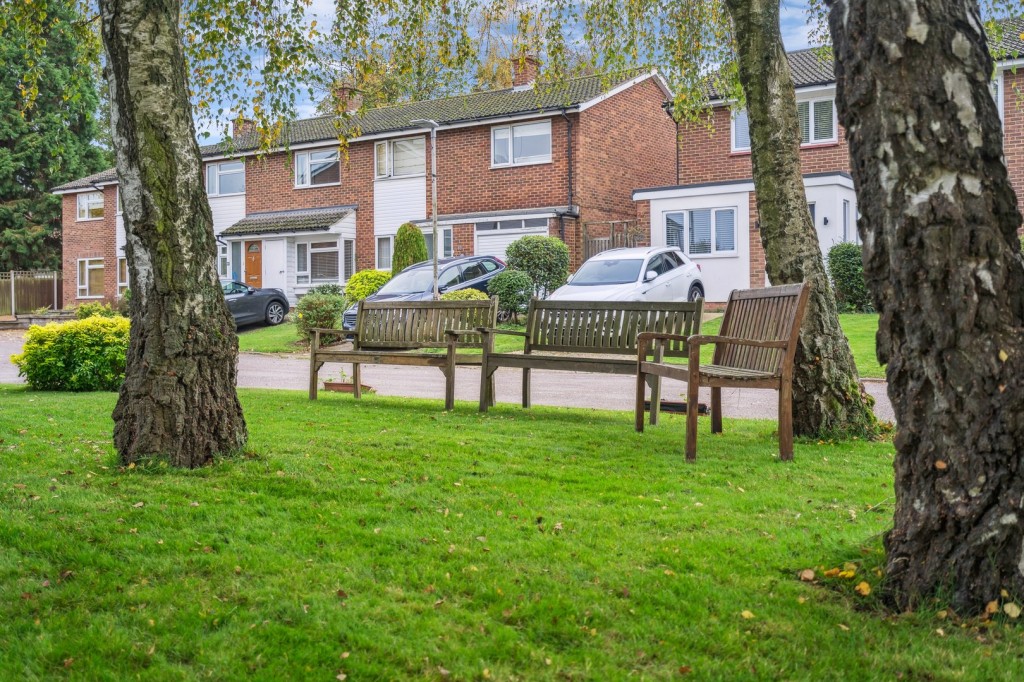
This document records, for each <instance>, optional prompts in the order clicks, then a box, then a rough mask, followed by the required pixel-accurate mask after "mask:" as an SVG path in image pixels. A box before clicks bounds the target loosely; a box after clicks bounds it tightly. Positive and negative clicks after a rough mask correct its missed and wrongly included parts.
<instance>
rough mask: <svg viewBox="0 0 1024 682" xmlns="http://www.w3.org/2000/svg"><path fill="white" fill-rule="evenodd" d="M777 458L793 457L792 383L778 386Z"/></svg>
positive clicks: (787, 459) (784, 459)
mask: <svg viewBox="0 0 1024 682" xmlns="http://www.w3.org/2000/svg"><path fill="white" fill-rule="evenodd" d="M779 459H781V460H783V461H789V460H791V459H793V384H792V383H791V382H789V381H783V382H782V385H781V386H779Z"/></svg>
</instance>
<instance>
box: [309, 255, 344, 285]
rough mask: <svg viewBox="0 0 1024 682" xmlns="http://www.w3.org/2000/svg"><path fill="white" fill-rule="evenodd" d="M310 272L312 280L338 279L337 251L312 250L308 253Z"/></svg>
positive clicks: (332, 280)
mask: <svg viewBox="0 0 1024 682" xmlns="http://www.w3.org/2000/svg"><path fill="white" fill-rule="evenodd" d="M309 265H310V274H311V275H312V276H313V281H314V282H320V281H325V280H326V281H331V282H336V281H337V280H338V252H337V251H336V250H335V251H313V252H311V253H310V254H309Z"/></svg>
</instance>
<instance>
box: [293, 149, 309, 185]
mask: <svg viewBox="0 0 1024 682" xmlns="http://www.w3.org/2000/svg"><path fill="white" fill-rule="evenodd" d="M295 184H296V185H298V186H299V187H305V186H307V185H309V157H308V156H307V155H306V154H297V155H296V156H295Z"/></svg>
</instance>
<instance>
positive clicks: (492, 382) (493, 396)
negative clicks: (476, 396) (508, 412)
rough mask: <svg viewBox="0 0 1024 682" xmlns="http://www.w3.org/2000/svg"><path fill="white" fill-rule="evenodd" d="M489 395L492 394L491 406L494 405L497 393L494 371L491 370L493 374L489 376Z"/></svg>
mask: <svg viewBox="0 0 1024 682" xmlns="http://www.w3.org/2000/svg"><path fill="white" fill-rule="evenodd" d="M487 395H488V396H490V402H491V407H494V401H495V396H496V395H497V393H495V392H494V372H493V371H492V372H491V376H489V377H488V378H487Z"/></svg>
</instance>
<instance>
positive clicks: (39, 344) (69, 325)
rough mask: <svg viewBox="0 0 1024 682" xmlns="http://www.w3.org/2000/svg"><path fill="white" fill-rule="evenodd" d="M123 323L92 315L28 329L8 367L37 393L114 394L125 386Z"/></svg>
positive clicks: (122, 319) (126, 328)
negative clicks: (122, 385)
mask: <svg viewBox="0 0 1024 682" xmlns="http://www.w3.org/2000/svg"><path fill="white" fill-rule="evenodd" d="M128 331H129V324H128V318H126V317H121V316H119V315H118V316H113V317H111V316H100V315H95V316H93V317H89V318H86V319H81V320H72V321H70V322H63V323H59V324H58V323H50V324H48V325H46V326H45V327H41V326H39V325H32V326H31V327H29V329H28V333H27V334H26V335H25V346H24V348H23V349H22V352H21V354H20V355H12V356H11V362H13V363H14V364H15V365H17V366H18V373H19V374H20V375H21V376H23V377H25V380H26V381H27V382H28V385H29V386H31V387H32V388H34V389H37V390H41V391H116V390H117V389H118V387H120V386H121V383H122V382H123V381H124V367H125V356H126V354H127V352H128Z"/></svg>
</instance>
